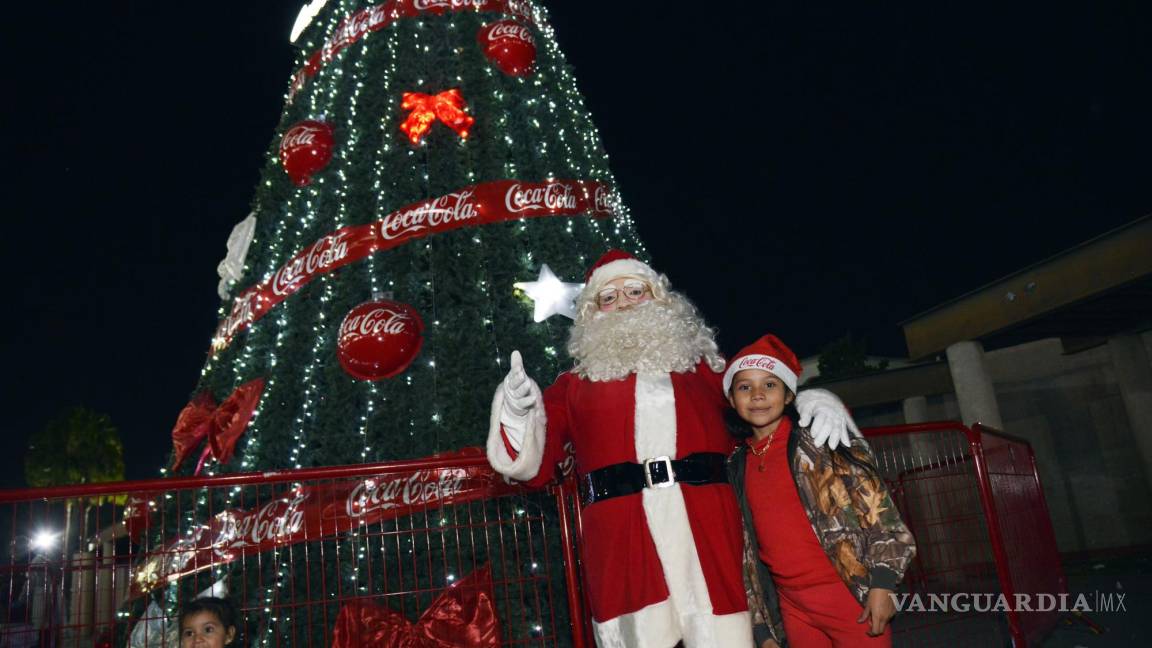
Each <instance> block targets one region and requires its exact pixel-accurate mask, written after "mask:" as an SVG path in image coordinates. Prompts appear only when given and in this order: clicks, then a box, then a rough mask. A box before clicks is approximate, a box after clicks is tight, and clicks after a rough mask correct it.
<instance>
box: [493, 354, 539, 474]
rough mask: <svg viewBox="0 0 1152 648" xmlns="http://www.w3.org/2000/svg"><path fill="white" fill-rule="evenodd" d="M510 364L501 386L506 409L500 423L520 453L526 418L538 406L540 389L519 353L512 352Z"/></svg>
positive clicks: (514, 447) (504, 408)
mask: <svg viewBox="0 0 1152 648" xmlns="http://www.w3.org/2000/svg"><path fill="white" fill-rule="evenodd" d="M510 364H511V366H510V368H509V369H508V375H507V376H504V382H502V383H501V386H500V388H501V389H503V390H504V407H503V411H502V412H501V415H500V422H501V424H502V427H503V428H504V436H505V437H507V439H508V443H509V444H511V446H512V448H513V449H515V450H516V451H517V452H519V451H520V448H521V447H523V443H524V435H525V434H526V433H527V427H528V426H527V425H525V424H524V417H525V415H527V414H528V411H529V410H531V409H532V408H533V407H535V406H536V394H538V393H540V389H539V387H536V383H535V382H533V380H532V379H531V378H529V377H528V374H527V373H526V372H525V371H524V360H523V359H522V358H521V357H520V352H519V351H513V352H512V360H511V363H510Z"/></svg>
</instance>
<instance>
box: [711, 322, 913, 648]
mask: <svg viewBox="0 0 1152 648" xmlns="http://www.w3.org/2000/svg"><path fill="white" fill-rule="evenodd" d="M800 372H801V366H800V362H799V361H798V360H797V359H796V356H795V354H793V353H792V351H791V350H790V349H789V348H788V347H787V346H785V345H784V343H782V342H781V341H780V340H779V339H777V338H776V337H775V336H773V335H765V336H764V337H762V338H760V339H759V340H757V341H756V342H755V343H753V344H752V345H750V346H748V347H745V348H744V349H743V350H741V351H740V353H738V354H737V355H736V357H734V358H733V359H732V361H731V363H729V365H728V368H727V371H726V372H725V373H724V391H725V394H726V395H727V397H728V401H729V402H730V403H731V404H732V407H733V408H734V409H735V411H736V414H737V415H738V416H739V418H740V419H741V420H742V422H743V423H742V424H741V425H740V426H739V427H740V428H742V430H740V432H742V433H743V434H744V435H745V436H747V437H748V438H747V441H746V442H745V443H744V444H741V445H740V446H739V447H738V449H737V450H736V452H735V453H734V454H733V455H732V458H731V459H729V465H728V470H729V482H730V483H731V484H732V487H733V488H734V489H735V490H736V497H737V499H738V500H739V501H740V505H741V508H742V509H743V512H744V527H745V538H746V548H745V581H746V584H747V585H748V591H749V606H750V609H751V610H752V614H753V624H754V629H753V634H754V635H755V638H756V645H757V646H761V647H763V646H771V645H772V643H771V641H773V640H775V641H779V640H780V638H781V637H780V634H781V633H780V630H781V628H780V625H781V618H782V622H783V623H782V625H783V635H784V636H785V637H786V638H787V641H788V645H789V646H791V648H833V647H835V648H839V647H856V646H876V647H877V648H880V647H888V646H891V645H892V632H891V629H890V628H888V627H887V626H888V621H889V620H890V619H891V618H892V616H893V615H895V613H896V607H895V603H894V602H893V600H892V597H891V596H890V594H891V593H892V591H893V590H894V589H895V588H896V586H897V584H898V583H899V582H900V580H901V579H902V578H903V575H904V571H905V570H906V569H907V567H908V563H909V562H911V560H912V557H913V556H914V555H915V554H916V545H915V542H914V540H913V538H912V534H910V533H909V532H908V528H907V527H905V526H904V523H903V522H902V521H901V519H900V514H899V513H898V512H897V511H896V507H895V506H894V505H893V504H892V500H891V498H890V497H889V496H888V491H887V489H886V487H885V486H884V481H883V480H882V479H881V478H880V475H879V474H878V472H877V470H876V467H875V466H876V464H875V458H874V457H873V455H872V451H871V450H870V449H869V447H868V444H867V443H866V442H865V441H864V439H863V438H860V437H857V438H854V439H853V441H852V445H851V447H844V446H841V447H840V448H837V449H836V450H829V449H828V448H827V447H817V446H816V445H815V444H814V443H813V442H812V438H811V436H809V434H808V433H807V430H805V429H803V428H799V429H796V428H797V425H796V422H795V421H796V419H795V413H794V412H795V410H794V408H793V407H792V401H793V399H794V398H795V394H796V385H797V380H798V379H799V377H800ZM800 432H803V433H800ZM736 433H737V431H734V434H736ZM861 624H864V625H861Z"/></svg>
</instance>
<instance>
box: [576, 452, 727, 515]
mask: <svg viewBox="0 0 1152 648" xmlns="http://www.w3.org/2000/svg"><path fill="white" fill-rule="evenodd" d="M725 459H726V458H725V456H724V455H723V454H721V453H719V452H697V453H696V454H691V455H688V456H687V457H684V458H683V459H671V458H669V457H656V458H653V459H648V460H645V461H644V463H618V464H613V465H611V466H604V467H603V468H600V469H598V470H593V471H592V472H590V473H588V474H587V475H584V478H583V479H582V480H581V481H580V485H581V486H582V490H583V491H584V493H583V495H584V505H585V506H587V505H589V504H592V503H595V502H599V501H601V500H606V499H610V498H613V497H620V496H621V495H631V494H632V493H639V492H640V491H642V490H644V489H645V488H666V487H668V486H671V485H672V484H676V483H680V484H690V485H692V486H701V485H703V484H727V483H728V470H727V469H726V468H725Z"/></svg>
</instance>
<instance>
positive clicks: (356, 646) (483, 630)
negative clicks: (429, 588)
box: [332, 565, 500, 648]
mask: <svg viewBox="0 0 1152 648" xmlns="http://www.w3.org/2000/svg"><path fill="white" fill-rule="evenodd" d="M499 645H500V624H499V621H498V620H497V617H496V604H495V602H494V597H493V596H492V570H491V568H490V567H489V566H488V565H485V566H484V567H481V568H480V569H477V570H476V571H475V572H473V573H471V574H469V575H468V576H466V577H464V578H462V579H460V580H459V581H457V582H456V583H454V584H453V585H452V586H451V587H449V588H448V589H446V590H444V591H443V592H441V593H440V596H438V597H436V600H435V601H432V605H431V606H429V608H428V609H427V610H426V611H425V612H424V614H422V615H421V616H420V620H419V621H417V622H416V623H412V622H411V621H409V620H408V619H407V618H405V617H404V615H403V614H401V613H399V612H395V611H393V610H389V609H388V608H386V607H384V606H383V605H379V604H376V603H373V602H372V601H370V600H365V599H359V600H353V601H349V602H348V603H345V604H344V606H343V607H341V608H340V613H339V614H338V615H337V616H336V627H335V628H333V629H332V648H496V647H497V646H499Z"/></svg>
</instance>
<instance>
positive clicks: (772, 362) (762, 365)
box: [724, 353, 797, 395]
mask: <svg viewBox="0 0 1152 648" xmlns="http://www.w3.org/2000/svg"><path fill="white" fill-rule="evenodd" d="M745 369H761V370H763V371H767V372H769V373H771V374H774V375H775V376H776V377H777V378H779V379H780V380H783V381H784V384H785V385H788V389H791V390H792V393H793V394H795V393H796V379H797V376H796V372H794V371H792V369H791V368H790V367H789V366H788V365H786V364H784V361H783V360H781V359H779V358H775V357H772V356H770V355H763V354H760V353H752V354H749V355H746V356H740V357H739V358H736V359H735V360H733V361H732V364H730V365H728V369H726V370H725V371H724V394H725V395H727V394H728V390H730V389H732V378H733V377H735V376H736V373H737V372H740V371H743V370H745Z"/></svg>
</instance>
